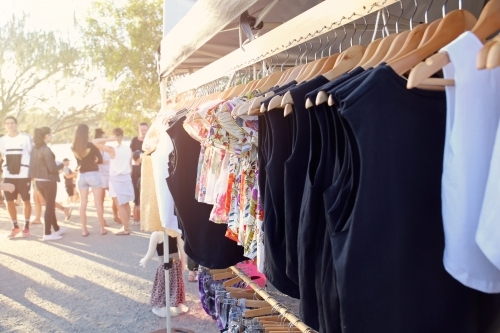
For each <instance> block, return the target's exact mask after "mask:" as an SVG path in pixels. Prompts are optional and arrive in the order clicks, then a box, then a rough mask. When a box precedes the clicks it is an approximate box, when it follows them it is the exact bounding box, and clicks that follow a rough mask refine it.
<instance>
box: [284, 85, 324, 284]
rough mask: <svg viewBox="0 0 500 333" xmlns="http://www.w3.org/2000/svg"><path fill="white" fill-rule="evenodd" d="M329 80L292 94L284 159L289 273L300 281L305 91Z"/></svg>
mask: <svg viewBox="0 0 500 333" xmlns="http://www.w3.org/2000/svg"><path fill="white" fill-rule="evenodd" d="M326 82H328V80H327V79H326V78H325V77H323V76H318V77H316V78H314V79H312V80H310V81H308V82H305V83H302V84H300V85H298V86H296V87H294V88H293V89H290V94H291V95H292V98H293V102H294V105H293V113H292V114H291V115H289V116H288V117H291V118H292V119H294V126H293V131H292V138H293V147H292V153H291V155H290V157H289V158H288V160H286V162H285V232H286V234H285V237H286V244H287V246H286V274H287V275H288V277H289V278H290V279H291V280H292V281H294V282H295V283H296V284H299V267H298V262H299V261H298V252H297V242H298V232H299V216H300V206H301V203H302V195H303V193H304V184H305V179H306V174H307V165H308V161H309V150H310V147H311V145H310V140H309V137H310V136H309V133H310V128H309V112H310V111H309V110H306V108H305V95H306V93H308V92H309V91H311V90H312V89H315V88H317V87H319V86H322V85H324V84H325V83H326Z"/></svg>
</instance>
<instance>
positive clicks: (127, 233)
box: [115, 230, 130, 236]
mask: <svg viewBox="0 0 500 333" xmlns="http://www.w3.org/2000/svg"><path fill="white" fill-rule="evenodd" d="M115 235H117V236H129V235H130V230H122V231H120V232H117V233H116V234H115Z"/></svg>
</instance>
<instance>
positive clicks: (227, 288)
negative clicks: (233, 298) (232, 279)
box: [226, 287, 255, 295]
mask: <svg viewBox="0 0 500 333" xmlns="http://www.w3.org/2000/svg"><path fill="white" fill-rule="evenodd" d="M226 291H227V292H237V293H249V294H251V295H253V294H255V292H254V291H252V290H246V289H242V288H236V287H226Z"/></svg>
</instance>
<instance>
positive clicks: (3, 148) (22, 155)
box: [0, 133, 33, 178]
mask: <svg viewBox="0 0 500 333" xmlns="http://www.w3.org/2000/svg"><path fill="white" fill-rule="evenodd" d="M32 149H33V142H32V141H31V138H30V137H29V136H28V135H27V134H24V133H19V134H18V135H16V136H14V137H11V136H9V135H8V134H7V135H4V136H2V137H1V138H0V153H1V154H2V158H3V160H4V163H3V166H2V168H3V178H28V173H29V165H30V157H31V150H32Z"/></svg>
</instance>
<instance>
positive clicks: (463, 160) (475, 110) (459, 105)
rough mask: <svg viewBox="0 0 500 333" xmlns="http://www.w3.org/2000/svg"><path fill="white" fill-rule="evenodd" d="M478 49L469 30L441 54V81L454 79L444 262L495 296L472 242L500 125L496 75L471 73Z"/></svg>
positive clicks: (495, 281) (497, 276) (486, 264)
mask: <svg viewBox="0 0 500 333" xmlns="http://www.w3.org/2000/svg"><path fill="white" fill-rule="evenodd" d="M482 46H483V45H482V43H481V41H480V40H478V39H477V37H476V35H474V33H472V32H469V31H468V32H465V33H464V34H462V35H461V36H460V37H459V38H457V39H456V40H455V41H453V42H452V43H451V44H449V45H447V46H446V47H445V48H444V49H443V50H444V51H446V52H448V55H449V57H450V60H451V63H450V64H448V65H447V66H446V67H445V68H444V74H445V77H447V78H452V79H455V86H453V87H447V88H446V91H447V102H448V103H447V123H446V139H445V151H444V157H443V163H444V164H443V178H442V201H443V223H444V231H445V237H446V246H445V250H444V256H443V263H444V266H445V268H446V270H447V271H448V273H450V274H451V275H452V276H453V277H454V278H455V279H457V280H458V281H460V282H461V283H463V284H464V285H466V286H468V287H471V288H474V289H477V290H480V291H483V292H489V293H495V292H497V293H498V292H500V270H499V269H498V268H497V267H495V265H493V264H492V263H491V262H490V261H489V260H488V258H487V257H486V256H485V255H484V253H483V252H482V251H481V249H480V248H479V246H478V244H477V243H476V240H475V236H476V231H477V230H478V224H479V217H480V214H481V207H482V204H483V199H484V192H485V190H486V183H487V180H488V172H489V169H490V162H491V157H492V153H493V146H494V143H495V136H496V133H497V128H498V122H499V120H500V102H498V101H496V100H498V98H497V96H495V93H496V91H497V90H496V89H497V88H498V87H500V75H498V73H500V72H498V71H497V73H495V74H496V75H494V72H492V71H489V70H487V71H484V70H478V69H477V68H476V58H477V54H478V53H479V51H480V50H481V48H482ZM495 104H496V105H495ZM497 198H498V197H497ZM496 201H498V200H496ZM488 232H490V231H488ZM496 246H497V247H498V242H497V245H496Z"/></svg>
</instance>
